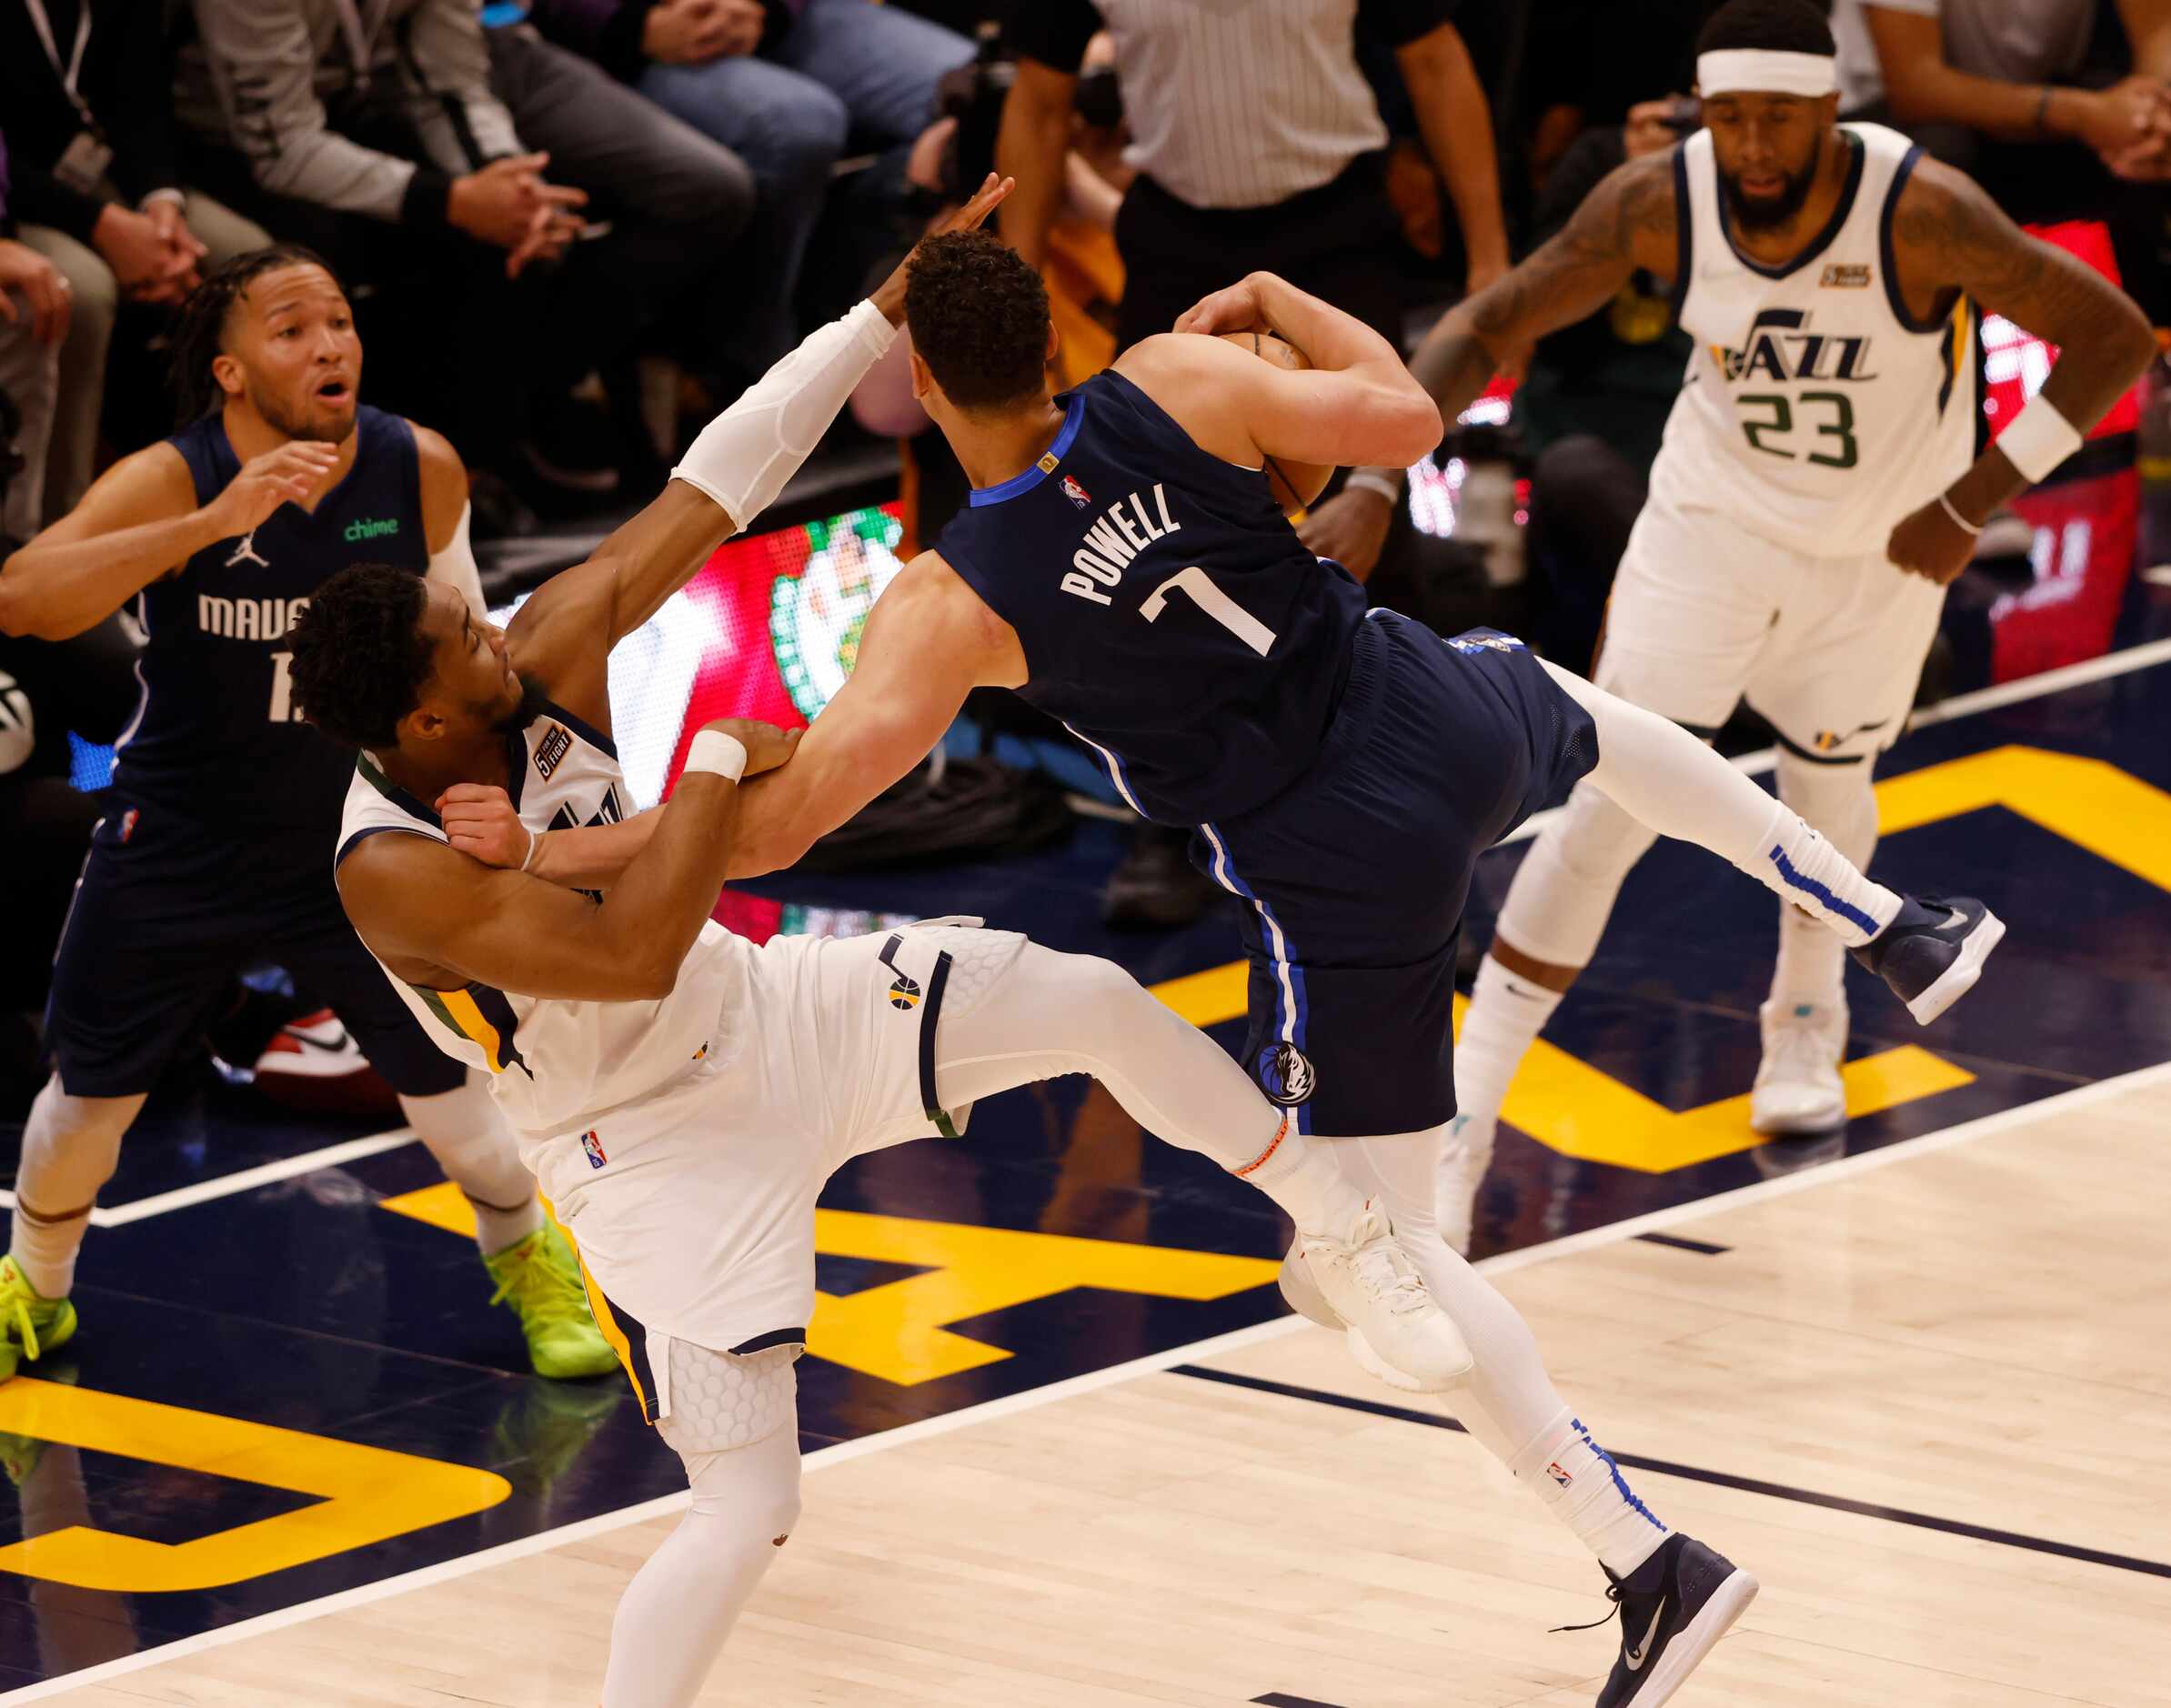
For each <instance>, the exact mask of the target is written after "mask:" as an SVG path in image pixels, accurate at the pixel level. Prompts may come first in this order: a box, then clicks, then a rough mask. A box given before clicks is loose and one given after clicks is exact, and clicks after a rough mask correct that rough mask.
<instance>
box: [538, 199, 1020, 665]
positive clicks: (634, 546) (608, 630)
mask: <svg viewBox="0 0 2171 1708" xmlns="http://www.w3.org/2000/svg"><path fill="white" fill-rule="evenodd" d="M1011 187H1012V186H1011V183H1010V179H1008V178H998V177H996V176H995V175H994V174H993V173H990V174H989V175H988V176H987V178H986V180H985V181H984V182H983V183H982V184H981V186H980V191H979V193H978V194H977V195H975V196H973V197H972V199H971V200H970V201H969V202H967V203H966V204H965V205H964V206H962V207H960V208H959V209H958V210H957V212H956V213H954V214H952V215H951V216H950V217H949V218H948V219H946V220H944V221H943V222H942V223H941V224H940V226H936V227H935V228H934V230H933V231H931V232H930V234H929V235H930V236H934V235H937V234H939V233H942V232H951V231H970V230H971V229H972V228H973V227H975V226H979V225H980V223H981V222H982V221H984V220H985V219H986V218H987V217H988V216H989V215H990V214H991V213H993V212H994V211H995V209H996V208H997V207H998V206H1000V205H1001V202H1002V199H1003V197H1004V196H1007V195H1008V194H1009V193H1010V189H1011ZM910 264H911V257H910V256H906V258H905V259H904V260H903V261H901V262H900V263H899V264H898V266H897V267H896V269H895V270H894V271H892V272H891V274H890V276H889V278H887V279H886V280H884V281H883V283H882V284H881V285H880V286H878V287H877V288H876V290H875V291H874V292H873V294H872V295H871V296H869V297H868V298H867V299H866V300H865V301H864V302H861V303H859V305H858V306H855V307H854V308H853V309H852V310H851V312H850V313H849V314H847V315H845V316H842V317H841V318H840V319H838V320H833V321H831V322H830V323H829V325H828V326H826V327H817V328H816V329H815V330H814V331H813V332H811V333H809V335H808V336H807V337H806V339H805V340H804V341H803V342H802V343H801V344H800V345H799V348H797V349H796V350H794V351H792V352H791V354H790V355H789V356H787V357H784V359H783V360H782V361H780V362H779V363H778V364H777V365H776V366H775V367H772V368H770V369H769V372H768V373H766V374H764V375H763V376H762V377H761V378H760V379H759V380H758V381H756V382H755V384H754V385H753V386H752V387H749V389H748V390H747V392H746V393H745V395H744V396H742V397H740V398H739V400H738V401H737V402H736V403H734V404H732V405H731V407H729V408H728V409H726V410H725V411H724V412H723V414H721V415H719V416H718V417H717V418H716V419H715V420H713V421H711V422H710V423H709V425H708V426H707V427H703V428H702V429H701V432H700V434H699V437H697V438H696V439H695V440H694V442H693V444H692V445H690V446H689V447H688V448H687V452H686V456H685V457H684V458H683V459H681V460H680V462H679V464H678V467H676V468H674V469H673V470H672V471H671V478H670V481H669V482H668V485H666V486H665V487H664V489H663V492H662V494H661V496H660V497H658V498H657V499H656V501H655V502H654V503H653V504H650V505H649V506H648V507H647V508H645V509H643V510H642V511H641V512H640V513H639V514H638V515H637V516H635V517H633V518H632V519H631V520H630V521H628V522H627V523H626V524H625V525H624V526H623V527H619V528H618V530H617V531H616V532H614V533H613V534H611V536H610V537H609V538H608V539H606V540H605V541H604V542H603V544H602V545H601V546H600V547H598V548H597V550H596V553H595V555H594V556H593V557H591V558H589V559H588V561H587V562H586V563H584V564H581V565H579V566H578V567H577V568H572V569H568V570H567V571H566V572H565V573H564V574H563V575H561V576H558V577H555V578H553V579H552V580H551V581H550V582H549V583H548V586H547V587H546V588H544V590H543V591H542V592H540V593H538V594H537V595H536V598H534V599H532V600H530V601H529V604H530V605H535V604H538V603H544V602H546V601H548V604H547V605H546V610H545V612H538V617H537V618H536V619H534V620H538V621H539V619H540V618H541V617H542V616H543V615H545V614H546V613H549V608H550V607H552V606H557V605H558V604H561V603H562V604H563V605H564V606H565V607H566V608H568V611H570V612H574V613H577V615H575V616H574V618H573V627H575V628H578V629H581V630H583V631H584V632H587V633H588V638H589V644H590V647H591V648H592V646H593V643H594V641H595V640H596V639H598V638H599V639H600V640H601V641H602V643H603V650H604V651H605V652H608V650H609V648H611V647H614V646H616V645H617V644H618V641H619V640H620V639H621V638H623V637H625V636H627V635H629V634H631V633H632V632H633V631H634V630H635V629H637V628H639V627H640V626H641V625H642V624H643V623H645V622H647V621H648V618H651V617H653V616H654V615H655V614H656V612H657V609H658V608H659V607H660V606H661V605H662V604H663V602H664V600H666V599H668V598H670V597H671V595H672V594H674V593H676V592H677V591H678V589H679V588H682V587H684V586H685V585H686V584H687V583H688V581H690V580H691V579H692V578H694V576H695V574H696V573H697V572H698V571H699V569H700V568H701V566H702V565H703V564H705V563H707V562H708V561H709V554H710V553H712V552H714V551H715V550H716V548H718V547H719V546H720V545H722V544H723V543H724V541H725V540H727V539H729V538H730V537H731V536H732V535H733V534H735V533H737V532H739V530H740V529H742V528H744V527H748V526H749V525H750V524H751V523H752V521H753V519H754V518H755V517H758V516H759V515H760V514H761V512H762V511H763V510H765V509H767V508H768V507H769V504H770V503H771V502H772V501H773V500H774V499H775V497H776V496H777V494H778V493H779V492H781V491H782V490H783V489H784V483H785V482H786V481H787V480H789V479H790V478H791V477H792V476H793V475H794V474H796V473H797V472H798V471H799V466H800V465H801V464H802V463H804V462H805V461H806V460H807V458H808V457H809V456H810V455H812V453H813V451H814V447H816V446H817V445H819V443H820V442H821V437H822V435H823V434H824V433H827V432H828V431H829V424H830V423H831V422H832V421H834V420H835V419H836V418H837V413H838V411H839V410H840V409H842V408H843V407H844V405H845V401H846V399H848V398H849V397H850V396H851V394H852V390H853V388H854V387H856V386H858V385H859V382H860V381H861V380H862V379H864V378H866V377H867V373H868V370H869V368H871V367H873V366H874V365H875V363H876V362H878V361H879V360H880V359H881V357H882V356H883V354H884V353H885V352H886V351H887V350H888V349H889V348H890V344H891V343H892V342H893V341H894V340H895V338H896V337H897V328H898V327H900V326H901V325H902V324H903V323H904V317H905V269H906V268H907V267H908V266H910ZM596 611H601V612H603V613H604V616H603V618H602V619H601V625H600V632H599V634H598V633H597V632H596V624H595V620H594V618H593V617H592V615H591V614H592V613H594V612H596ZM522 614H523V615H524V616H525V615H526V612H525V611H523V613H522ZM550 614H552V615H553V616H554V617H555V613H550ZM528 644H529V647H530V649H531V656H533V654H532V648H533V646H534V642H533V640H530V642H529V643H528ZM553 650H554V648H553ZM553 662H557V660H555V659H554V660H553Z"/></svg>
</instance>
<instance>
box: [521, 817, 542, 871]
mask: <svg viewBox="0 0 2171 1708" xmlns="http://www.w3.org/2000/svg"><path fill="white" fill-rule="evenodd" d="M520 828H521V829H523V830H527V831H528V852H527V853H525V854H523V855H522V856H521V857H520V869H521V870H522V871H526V870H527V869H528V868H529V867H530V866H533V865H534V864H535V857H536V850H537V849H539V848H541V847H542V846H543V833H542V832H541V831H540V830H532V829H528V826H526V825H522V826H521V827H520Z"/></svg>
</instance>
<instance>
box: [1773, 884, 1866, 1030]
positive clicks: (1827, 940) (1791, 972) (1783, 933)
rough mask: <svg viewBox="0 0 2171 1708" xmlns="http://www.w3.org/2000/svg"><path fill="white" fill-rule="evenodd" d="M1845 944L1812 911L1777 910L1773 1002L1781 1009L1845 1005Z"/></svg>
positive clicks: (1792, 908)
mask: <svg viewBox="0 0 2171 1708" xmlns="http://www.w3.org/2000/svg"><path fill="white" fill-rule="evenodd" d="M1846 954H1847V947H1846V945H1845V944H1844V943H1843V942H1841V941H1840V940H1839V939H1838V938H1837V937H1835V936H1834V935H1833V933H1832V932H1831V931H1830V930H1828V929H1826V928H1825V926H1824V921H1823V920H1822V919H1818V918H1817V917H1816V916H1815V915H1814V914H1810V913H1804V912H1803V911H1802V909H1799V908H1794V907H1782V908H1781V909H1779V962H1778V965H1777V966H1776V967H1775V968H1774V969H1773V972H1772V1004H1773V1006H1774V1008H1775V1009H1778V1010H1782V1011H1791V1010H1797V1009H1804V1008H1825V1009H1838V1008H1844V1006H1845V1005H1846V1000H1847V998H1846Z"/></svg>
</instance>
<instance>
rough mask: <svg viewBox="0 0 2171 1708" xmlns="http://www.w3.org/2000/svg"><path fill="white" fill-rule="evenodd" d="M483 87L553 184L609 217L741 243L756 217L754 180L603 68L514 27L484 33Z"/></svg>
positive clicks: (706, 137) (714, 143) (719, 146)
mask: <svg viewBox="0 0 2171 1708" xmlns="http://www.w3.org/2000/svg"><path fill="white" fill-rule="evenodd" d="M487 35H488V37H489V45H490V87H491V90H492V92H493V93H494V94H496V95H497V96H498V99H499V100H501V101H503V102H504V103H505V105H506V107H507V109H508V111H509V112H510V113H511V114H512V116H513V123H514V124H515V125H517V126H518V127H519V131H520V140H521V141H522V142H524V143H526V144H527V145H528V146H529V147H530V148H536V149H545V150H548V153H549V155H550V169H549V175H550V176H551V177H553V178H555V179H557V180H558V181H559V182H561V183H566V184H574V185H578V186H579V187H580V188H582V189H584V190H587V191H588V193H589V194H590V195H591V196H596V197H598V199H599V200H601V201H603V202H605V203H607V204H608V206H605V207H603V208H601V209H599V210H598V211H599V212H600V213H601V214H602V216H604V217H607V218H608V216H610V214H611V212H612V211H613V210H614V209H623V210H625V211H627V212H630V213H634V214H638V215H640V216H643V217H645V218H648V219H653V220H658V221H660V222H661V223H663V224H665V225H678V226H701V227H703V228H704V230H705V231H707V230H711V229H713V231H714V233H715V235H716V236H719V237H722V238H727V239H728V238H730V237H733V236H738V234H739V232H740V231H741V230H743V229H744V228H745V226H746V224H747V222H748V220H749V219H750V218H752V217H753V214H754V174H753V173H751V172H749V170H748V169H747V163H746V162H745V161H743V160H741V159H739V157H738V156H736V155H734V154H733V153H732V152H731V149H730V148H729V146H724V144H723V143H722V142H720V141H719V140H718V139H716V137H715V134H714V133H713V132H708V133H707V134H704V127H702V126H696V125H689V124H687V123H683V122H681V119H680V118H678V117H674V116H672V115H671V114H670V113H669V112H666V111H662V110H660V109H659V108H658V106H657V105H656V104H655V103H654V102H653V101H650V100H645V99H643V98H642V96H641V95H638V94H637V93H635V92H634V91H633V90H631V89H629V88H628V87H627V86H626V85H624V84H622V83H619V82H618V81H617V80H616V79H615V78H613V77H612V76H611V75H609V74H608V73H607V72H606V71H604V70H603V68H602V67H601V66H600V65H595V64H592V63H591V62H590V61H588V60H586V59H583V58H581V57H580V56H579V55H578V54H570V53H568V52H566V51H565V49H563V48H560V47H556V46H553V45H551V44H550V43H548V42H546V41H544V40H542V39H541V38H540V37H539V36H538V35H535V34H534V33H533V32H532V31H530V30H527V29H521V28H512V29H494V30H490V31H488V32H487Z"/></svg>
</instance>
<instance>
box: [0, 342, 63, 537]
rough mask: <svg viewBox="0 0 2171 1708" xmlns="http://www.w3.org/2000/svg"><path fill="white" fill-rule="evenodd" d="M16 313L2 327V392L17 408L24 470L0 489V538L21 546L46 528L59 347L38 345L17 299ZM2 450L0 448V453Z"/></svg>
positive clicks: (18, 451)
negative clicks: (48, 461)
mask: <svg viewBox="0 0 2171 1708" xmlns="http://www.w3.org/2000/svg"><path fill="white" fill-rule="evenodd" d="M15 308H16V311H17V312H16V315H15V320H14V322H13V323H12V324H0V392H5V394H6V395H7V397H8V398H9V400H10V401H11V402H12V403H13V404H14V405H15V416H16V417H18V421H17V425H16V427H15V454H16V455H17V456H19V457H21V458H22V459H23V467H22V471H21V472H20V473H19V474H17V475H16V476H15V478H14V479H12V480H9V481H7V482H6V483H5V489H4V490H0V535H5V536H7V537H8V538H11V539H14V540H15V541H17V542H21V541H24V540H26V539H28V538H30V537H31V536H32V535H33V534H35V533H36V532H37V531H38V529H39V528H40V527H43V526H44V524H43V522H42V521H41V520H40V517H42V516H43V514H44V509H45V458H46V454H47V452H48V450H49V449H50V448H51V447H52V443H53V415H54V411H55V408H56V407H58V404H59V399H60V347H59V346H58V345H57V344H42V343H40V342H39V341H38V340H37V338H36V337H34V336H33V335H32V333H31V330H30V316H29V315H27V314H26V313H24V312H22V304H21V302H20V301H19V300H18V301H17V302H16V304H15ZM5 448H6V447H5V446H0V453H4V452H5Z"/></svg>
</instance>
